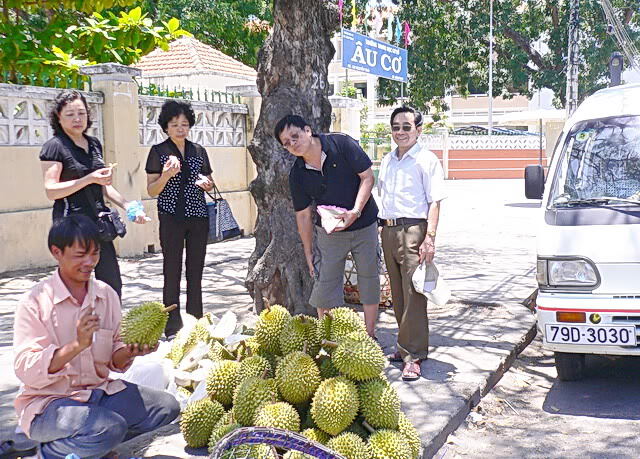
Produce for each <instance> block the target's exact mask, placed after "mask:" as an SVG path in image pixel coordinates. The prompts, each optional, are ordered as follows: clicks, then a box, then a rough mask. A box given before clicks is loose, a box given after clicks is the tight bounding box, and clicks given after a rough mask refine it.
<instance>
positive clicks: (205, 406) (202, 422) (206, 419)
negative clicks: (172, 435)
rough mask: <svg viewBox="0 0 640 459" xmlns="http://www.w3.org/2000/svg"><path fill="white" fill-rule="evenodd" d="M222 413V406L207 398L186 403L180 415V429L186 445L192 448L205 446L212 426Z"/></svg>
mask: <svg viewBox="0 0 640 459" xmlns="http://www.w3.org/2000/svg"><path fill="white" fill-rule="evenodd" d="M223 414H224V408H223V406H222V405H221V404H220V403H218V402H216V401H214V400H210V399H208V398H204V399H202V400H198V401H197V402H194V403H190V404H189V405H187V407H186V408H185V409H184V411H183V412H182V415H181V417H180V431H181V432H182V435H183V436H184V439H185V441H186V442H187V445H188V446H190V447H192V448H202V447H203V446H207V444H208V443H209V437H211V432H212V431H213V426H214V425H215V424H216V423H217V422H218V421H219V420H220V418H221V417H222V415H223Z"/></svg>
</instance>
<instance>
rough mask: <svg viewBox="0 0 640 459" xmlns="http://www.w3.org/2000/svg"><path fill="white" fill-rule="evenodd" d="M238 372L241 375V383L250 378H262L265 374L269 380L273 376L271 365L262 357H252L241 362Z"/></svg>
mask: <svg viewBox="0 0 640 459" xmlns="http://www.w3.org/2000/svg"><path fill="white" fill-rule="evenodd" d="M238 372H239V374H240V380H241V381H243V380H245V379H247V378H249V377H250V376H262V375H263V374H264V375H266V377H268V378H270V377H272V376H273V371H272V370H271V364H270V363H269V361H268V360H267V359H266V358H264V357H262V356H260V355H252V356H251V357H247V358H246V359H244V360H243V361H242V362H240V369H239V370H238Z"/></svg>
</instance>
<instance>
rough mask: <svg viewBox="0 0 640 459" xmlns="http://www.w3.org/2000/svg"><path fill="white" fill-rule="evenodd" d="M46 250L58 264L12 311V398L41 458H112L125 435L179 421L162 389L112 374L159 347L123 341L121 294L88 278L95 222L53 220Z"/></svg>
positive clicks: (94, 255) (94, 257)
mask: <svg viewBox="0 0 640 459" xmlns="http://www.w3.org/2000/svg"><path fill="white" fill-rule="evenodd" d="M48 243H49V250H50V251H51V254H52V255H53V257H54V258H55V259H56V261H57V262H58V269H57V270H56V272H55V273H54V274H53V275H52V276H51V277H49V278H47V279H45V280H43V281H41V282H39V283H38V284H37V285H36V286H35V287H33V288H32V289H31V290H30V291H29V292H27V293H26V294H25V295H24V296H23V298H22V299H21V301H20V303H19V304H18V307H17V310H16V318H15V325H14V341H13V343H14V349H15V360H14V370H15V373H16V375H17V376H18V378H19V379H20V381H22V383H23V384H24V387H23V388H22V390H21V392H20V393H19V394H18V397H17V399H16V401H15V408H16V412H17V414H18V418H19V422H20V426H21V427H22V429H23V430H24V431H25V432H26V433H27V435H28V436H29V437H30V438H31V439H33V440H35V441H38V442H40V443H41V445H40V454H41V456H42V457H44V458H47V459H48V458H64V457H65V456H66V455H67V454H70V453H75V454H77V455H78V456H80V457H82V458H83V459H90V458H100V457H104V456H106V455H107V454H108V453H109V451H111V450H112V449H113V448H114V447H115V446H117V445H118V444H120V443H121V442H122V441H124V440H127V439H129V438H132V437H134V436H136V435H139V434H141V433H144V432H149V431H152V430H155V429H157V428H158V427H161V426H163V425H166V424H168V423H170V422H171V421H173V420H174V419H175V418H176V417H177V416H178V414H179V413H180V407H179V405H178V402H177V401H176V399H175V398H174V397H173V396H172V395H171V394H168V393H166V392H162V391H157V390H154V389H150V388H146V387H143V386H137V385H135V384H131V383H129V382H126V381H121V380H111V379H109V370H113V371H118V372H123V371H125V370H126V369H127V368H129V366H130V365H131V363H132V362H133V359H134V358H135V357H136V356H139V355H144V354H148V353H149V352H151V351H153V349H149V348H148V347H147V346H145V347H144V348H143V349H139V348H138V347H137V345H135V346H126V345H125V344H124V343H123V342H122V341H121V340H120V320H121V311H120V300H119V298H118V295H117V293H116V292H115V291H114V290H113V289H112V288H111V287H109V286H108V285H107V284H105V283H104V282H102V281H98V280H95V279H92V277H91V273H92V272H93V270H94V268H95V266H96V264H97V263H98V260H99V259H100V240H99V236H98V229H97V227H96V226H95V224H94V223H93V222H92V221H91V220H90V219H89V218H88V217H86V216H83V215H72V216H69V217H65V218H61V219H57V220H56V221H54V223H53V226H52V227H51V230H50V231H49V241H48Z"/></svg>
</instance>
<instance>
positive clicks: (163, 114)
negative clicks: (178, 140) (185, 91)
mask: <svg viewBox="0 0 640 459" xmlns="http://www.w3.org/2000/svg"><path fill="white" fill-rule="evenodd" d="M180 115H184V116H185V118H187V121H189V127H193V125H194V124H196V114H195V113H193V108H191V104H190V103H189V102H184V101H180V100H168V101H166V102H165V103H164V104H162V109H160V116H158V124H159V125H160V127H161V128H162V130H163V131H164V132H165V134H166V132H167V126H168V125H169V121H171V120H172V119H174V118H176V117H178V116H180Z"/></svg>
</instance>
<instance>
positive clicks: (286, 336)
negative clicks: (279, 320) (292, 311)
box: [280, 314, 320, 357]
mask: <svg viewBox="0 0 640 459" xmlns="http://www.w3.org/2000/svg"><path fill="white" fill-rule="evenodd" d="M280 350H281V352H282V355H287V354H290V353H291V352H293V351H304V352H306V353H307V354H309V355H310V356H311V357H315V356H316V355H318V351H319V350H320V337H319V336H318V319H316V318H315V317H309V316H305V315H302V314H301V315H297V316H293V317H292V318H291V319H289V320H288V321H287V322H286V323H285V325H284V327H283V329H282V332H281V333H280Z"/></svg>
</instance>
